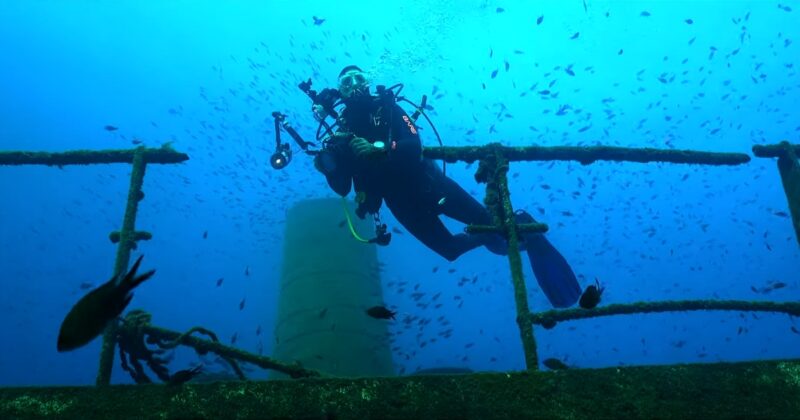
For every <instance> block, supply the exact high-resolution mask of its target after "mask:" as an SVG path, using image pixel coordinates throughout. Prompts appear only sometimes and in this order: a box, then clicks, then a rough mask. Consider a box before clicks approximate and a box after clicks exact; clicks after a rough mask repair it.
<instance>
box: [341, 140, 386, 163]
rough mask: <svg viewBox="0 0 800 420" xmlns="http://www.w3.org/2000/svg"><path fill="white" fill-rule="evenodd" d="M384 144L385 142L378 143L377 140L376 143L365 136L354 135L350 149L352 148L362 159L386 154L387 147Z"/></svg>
mask: <svg viewBox="0 0 800 420" xmlns="http://www.w3.org/2000/svg"><path fill="white" fill-rule="evenodd" d="M382 146H383V143H380V144H378V143H377V142H376V144H372V143H370V142H368V141H367V140H366V139H365V138H363V137H353V138H352V139H351V140H350V149H352V150H353V153H354V154H355V155H356V157H357V158H360V159H373V158H377V157H380V156H385V155H386V149H385V148H384V147H382Z"/></svg>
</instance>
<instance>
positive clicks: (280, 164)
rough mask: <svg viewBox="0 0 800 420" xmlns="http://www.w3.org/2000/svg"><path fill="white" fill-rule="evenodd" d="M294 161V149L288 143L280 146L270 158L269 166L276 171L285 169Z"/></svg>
mask: <svg viewBox="0 0 800 420" xmlns="http://www.w3.org/2000/svg"><path fill="white" fill-rule="evenodd" d="M291 161H292V149H291V147H289V145H288V144H287V143H283V144H281V145H279V146H278V148H277V149H276V150H275V153H273V154H272V156H270V158H269V164H270V165H272V167H273V168H275V169H283V168H285V167H286V165H288V164H289V162H291Z"/></svg>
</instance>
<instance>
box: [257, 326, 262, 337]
mask: <svg viewBox="0 0 800 420" xmlns="http://www.w3.org/2000/svg"><path fill="white" fill-rule="evenodd" d="M256 335H261V325H259V326H258V328H256Z"/></svg>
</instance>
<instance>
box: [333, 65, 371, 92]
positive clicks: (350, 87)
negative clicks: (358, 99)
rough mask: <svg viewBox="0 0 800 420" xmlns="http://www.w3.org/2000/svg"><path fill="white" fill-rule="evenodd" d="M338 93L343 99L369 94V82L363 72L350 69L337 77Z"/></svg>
mask: <svg viewBox="0 0 800 420" xmlns="http://www.w3.org/2000/svg"><path fill="white" fill-rule="evenodd" d="M339 94H340V95H341V96H342V98H344V99H350V98H353V97H355V96H361V95H368V94H369V82H368V81H367V77H366V76H365V75H364V73H363V72H361V71H359V70H350V71H348V72H347V73H345V74H343V75H342V76H341V77H340V78H339Z"/></svg>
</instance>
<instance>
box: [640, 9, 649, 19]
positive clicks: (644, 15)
mask: <svg viewBox="0 0 800 420" xmlns="http://www.w3.org/2000/svg"><path fill="white" fill-rule="evenodd" d="M639 16H642V17H648V16H650V12H648V11H647V10H642V13H639Z"/></svg>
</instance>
